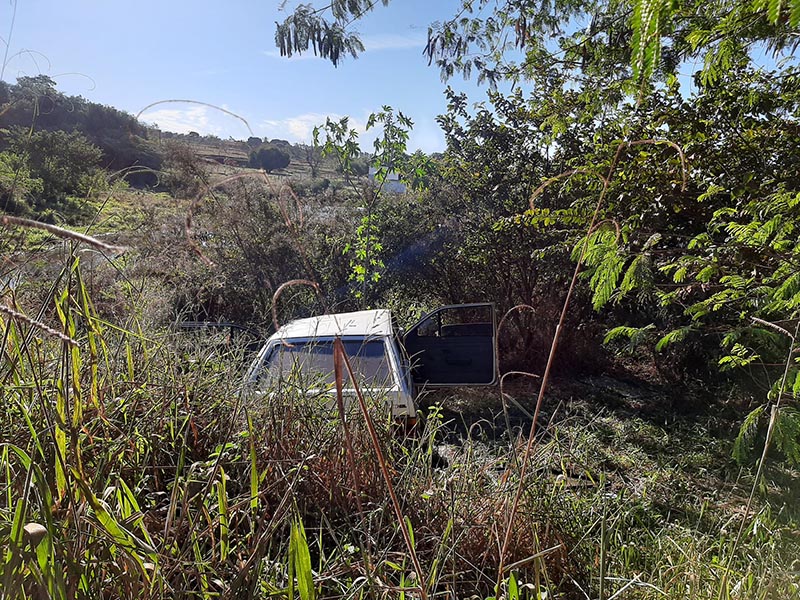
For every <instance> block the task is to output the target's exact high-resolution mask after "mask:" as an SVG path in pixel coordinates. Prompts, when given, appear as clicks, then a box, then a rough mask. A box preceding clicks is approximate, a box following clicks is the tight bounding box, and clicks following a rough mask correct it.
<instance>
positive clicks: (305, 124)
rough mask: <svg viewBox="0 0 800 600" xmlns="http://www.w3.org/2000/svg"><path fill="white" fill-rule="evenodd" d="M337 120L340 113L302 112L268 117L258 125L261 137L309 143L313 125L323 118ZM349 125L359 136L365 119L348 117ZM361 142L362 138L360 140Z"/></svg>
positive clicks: (318, 123) (320, 121)
mask: <svg viewBox="0 0 800 600" xmlns="http://www.w3.org/2000/svg"><path fill="white" fill-rule="evenodd" d="M328 118H329V119H331V120H332V121H338V120H339V119H341V118H342V115H337V114H324V113H304V114H301V115H296V116H293V117H287V118H285V119H268V120H266V121H262V122H261V124H260V125H259V127H258V130H259V133H260V134H261V135H262V137H265V138H268V139H274V138H280V139H286V140H288V141H290V142H303V143H306V144H309V143H311V141H312V138H313V132H314V127H317V126H321V125H324V124H325V119H328ZM349 125H350V127H351V128H354V129H355V130H356V131H358V133H359V136H362V135H363V134H364V131H365V130H366V119H358V118H353V117H350V122H349ZM362 144H363V140H362Z"/></svg>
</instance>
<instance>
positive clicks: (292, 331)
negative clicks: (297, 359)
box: [270, 309, 392, 339]
mask: <svg viewBox="0 0 800 600" xmlns="http://www.w3.org/2000/svg"><path fill="white" fill-rule="evenodd" d="M351 335H355V336H370V337H376V336H389V335H392V316H391V313H390V312H389V311H388V310H387V309H379V310H360V311H357V312H349V313H337V314H331V315H321V316H319V317H310V318H307V319H297V320H296V321H291V322H289V323H287V324H286V325H284V326H283V327H281V328H280V329H279V330H278V331H277V332H276V333H275V334H274V335H273V336H272V337H271V338H270V339H293V338H315V337H337V336H351Z"/></svg>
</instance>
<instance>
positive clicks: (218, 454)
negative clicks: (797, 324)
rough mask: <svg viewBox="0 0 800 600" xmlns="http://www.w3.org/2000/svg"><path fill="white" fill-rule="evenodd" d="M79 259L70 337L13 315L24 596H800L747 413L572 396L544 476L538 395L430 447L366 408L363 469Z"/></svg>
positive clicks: (489, 408) (459, 426)
mask: <svg viewBox="0 0 800 600" xmlns="http://www.w3.org/2000/svg"><path fill="white" fill-rule="evenodd" d="M65 251H66V260H64V262H63V265H62V269H61V270H60V272H59V273H58V274H57V276H56V277H54V279H53V281H52V285H51V286H50V288H49V294H50V300H51V303H52V306H53V307H54V312H53V313H52V314H50V315H45V314H42V315H37V318H38V320H43V319H44V320H48V319H50V320H52V322H53V323H54V324H55V328H54V330H53V331H45V330H43V329H42V328H41V326H40V325H38V324H37V323H34V322H32V320H30V319H27V320H26V319H24V318H22V317H21V316H20V315H14V314H12V313H10V312H9V311H10V310H11V309H10V308H8V309H6V310H5V311H4V314H3V319H2V336H3V337H2V344H3V345H2V348H3V357H4V360H3V363H2V368H1V370H0V376H1V377H2V402H0V406H1V407H2V408H1V409H0V411H2V412H0V415H1V416H0V432H2V435H1V436H0V439H2V445H0V468H1V469H2V470H1V471H0V472H1V473H2V475H0V498H1V499H2V500H0V539H2V540H3V544H2V556H3V560H2V563H1V564H2V566H1V567H0V569H1V572H0V582H1V584H2V587H0V590H2V591H0V595H2V596H3V597H8V598H49V597H52V598H75V597H77V598H99V597H104V598H134V597H137V598H148V597H151V598H178V597H182V598H190V597H191V598H193V597H204V598H206V597H207V598H211V597H225V598H250V597H255V598H267V597H294V596H297V595H299V596H300V597H301V598H304V599H305V598H314V597H328V598H331V597H345V598H361V597H364V598H395V597H416V598H422V597H429V598H433V597H445V598H462V597H479V598H488V597H494V596H503V597H506V598H592V599H594V598H603V599H610V598H709V599H712V598H713V599H719V598H764V599H767V598H775V599H788V598H797V597H800V573H798V571H800V563H798V554H797V548H798V542H800V534H799V533H798V517H799V516H800V515H798V505H797V502H796V498H797V491H798V490H797V483H796V482H797V477H796V473H791V472H789V471H785V470H779V469H768V470H767V471H766V472H765V473H764V477H763V479H762V480H761V481H760V482H755V481H754V478H753V473H752V472H751V471H749V470H746V469H740V468H739V467H737V466H736V465H735V463H734V462H733V461H732V459H731V458H730V450H731V441H732V438H733V437H734V433H735V432H734V430H733V429H732V422H731V421H730V420H729V417H730V416H731V415H729V414H719V413H717V412H715V410H714V409H713V408H712V409H711V410H703V411H700V413H699V414H695V415H692V416H691V417H687V416H680V415H675V414H674V413H673V412H672V411H668V410H665V409H659V402H662V401H663V400H664V399H663V397H661V396H659V394H663V392H661V391H658V389H657V388H648V387H646V386H645V387H641V384H639V386H640V387H637V386H635V385H631V384H620V383H614V382H613V381H612V380H609V379H590V380H583V381H582V382H579V381H571V382H570V381H565V382H562V383H561V384H559V385H557V386H556V392H555V393H554V394H553V395H551V397H550V399H549V400H548V402H547V403H546V406H545V407H544V412H543V416H542V417H541V421H542V426H541V428H540V433H539V435H538V437H537V440H536V443H535V446H534V451H533V453H532V454H531V455H530V458H529V461H530V462H529V464H528V468H527V470H526V476H525V479H524V480H523V481H520V479H519V473H520V464H519V462H520V460H521V457H522V449H521V440H520V439H519V438H520V437H521V438H524V437H525V436H526V435H527V428H528V427H529V424H530V421H529V419H528V417H527V416H526V415H525V412H524V410H523V409H525V410H530V409H531V408H532V405H533V404H534V402H533V396H535V394H532V393H531V390H530V389H528V388H526V387H524V386H522V384H520V385H519V386H518V387H516V388H515V387H514V386H511V387H510V388H509V390H510V393H511V394H512V395H513V398H514V400H513V401H511V400H508V401H507V406H506V407H505V410H504V405H503V403H502V402H501V401H500V399H499V395H498V393H497V390H488V391H485V392H481V393H480V394H477V393H475V392H472V393H471V394H457V395H455V396H452V397H449V398H445V399H444V405H443V406H440V405H439V404H438V403H436V404H432V405H431V406H430V408H429V409H428V412H427V418H426V419H425V424H424V426H423V427H421V429H420V430H419V431H418V432H417V434H416V435H414V436H402V435H398V433H397V431H396V430H395V428H393V427H392V424H391V423H389V422H387V421H386V420H385V418H384V416H383V415H384V413H383V412H382V411H381V410H380V409H379V408H378V407H377V406H375V407H373V409H372V417H373V419H374V421H375V426H376V430H377V431H376V433H377V444H376V443H374V442H373V441H372V439H371V438H370V436H369V435H368V432H367V429H366V427H365V422H364V418H363V415H359V414H357V413H356V414H353V415H351V416H350V419H349V432H350V437H351V439H350V441H351V444H352V448H353V453H352V455H348V453H347V452H346V451H345V448H346V444H345V437H344V435H345V434H344V430H343V428H342V426H341V423H340V421H339V420H338V419H336V418H331V417H330V416H323V415H321V414H320V412H319V410H315V407H314V406H313V405H310V404H309V402H310V401H309V400H307V399H305V398H304V397H303V396H302V395H300V396H298V395H293V394H291V393H288V392H281V391H280V390H279V391H278V393H277V394H276V395H275V396H274V397H273V398H272V399H271V400H270V401H269V402H263V401H262V402H253V401H252V399H250V400H248V399H247V398H241V397H240V396H239V395H238V394H237V388H238V385H239V381H240V372H239V371H238V370H237V368H236V367H237V366H241V365H242V364H243V356H242V354H241V353H240V352H239V351H238V350H237V349H236V348H235V347H232V346H230V345H226V344H219V343H214V344H210V345H209V344H201V343H197V341H196V340H191V341H190V343H187V341H186V339H183V338H180V337H177V338H176V336H175V334H174V333H173V334H170V333H169V332H167V331H164V330H158V329H154V328H153V327H151V326H145V325H144V322H143V321H142V320H140V319H139V318H138V317H137V315H136V311H135V310H134V311H129V312H127V313H126V315H127V317H126V318H125V319H123V320H121V321H120V322H116V323H112V322H110V321H108V320H106V319H104V318H101V317H100V316H99V315H98V313H97V312H96V311H95V309H94V307H93V302H92V297H91V296H90V294H89V292H88V286H87V273H86V272H85V270H84V269H83V268H82V265H81V259H80V256H81V252H80V249H79V248H78V247H74V246H73V247H70V248H65ZM134 304H135V302H134ZM55 329H57V330H58V331H55ZM216 342H219V340H216ZM637 390H639V391H637ZM648 394H649V395H648ZM645 401H646V402H647V404H648V407H647V409H646V410H643V409H642V403H643V402H645ZM376 404H377V403H376ZM520 407H521V408H520ZM664 408H666V407H664ZM728 410H729V409H728ZM509 424H510V426H511V427H510V428H508V425H509ZM382 462H384V463H385V466H386V469H387V470H386V473H387V475H388V481H387V479H386V478H384V477H383V476H382V471H381V466H382V464H381V463H382ZM389 484H391V486H392V488H393V489H394V491H395V494H396V498H397V501H398V505H397V508H399V511H400V513H401V514H402V518H401V519H398V518H397V516H396V513H395V507H394V506H393V504H392V500H391V498H390V495H389V493H388V492H389V488H388V485H389ZM753 485H756V490H755V491H756V500H755V502H754V503H753V504H752V506H750V507H748V505H747V498H748V495H749V493H750V490H751V486H753ZM518 486H522V495H521V500H520V505H519V509H518V510H517V511H516V516H515V518H514V520H513V522H510V523H509V522H508V515H509V512H510V505H511V503H512V499H513V497H514V495H515V492H516V490H517V488H518ZM508 528H510V529H511V536H510V544H509V547H508V555H507V556H506V557H505V560H504V561H502V564H503V565H505V567H504V569H503V571H502V572H498V567H499V565H500V564H501V560H500V548H501V546H502V540H503V537H504V535H505V533H506V530H507V529H508ZM404 530H405V532H406V535H408V537H409V539H408V541H404V535H403V531H404ZM415 558H416V561H417V565H416V566H415ZM498 582H499V587H497V584H498Z"/></svg>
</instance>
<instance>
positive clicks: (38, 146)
mask: <svg viewBox="0 0 800 600" xmlns="http://www.w3.org/2000/svg"><path fill="white" fill-rule="evenodd" d="M4 138H5V139H6V142H7V143H8V146H9V149H10V152H11V153H12V154H15V155H16V156H18V157H20V159H21V161H22V164H24V166H25V168H26V169H27V171H28V172H29V174H30V177H33V178H35V179H38V180H40V181H41V194H42V196H43V200H45V201H46V202H51V201H59V200H63V199H64V198H65V197H66V196H67V195H68V194H78V195H84V194H86V193H88V192H89V191H90V189H91V187H92V186H93V185H95V184H96V183H97V181H96V180H95V179H93V176H94V175H95V174H96V173H97V172H98V169H99V165H100V160H101V159H102V156H103V153H102V151H101V150H100V148H98V147H97V146H95V145H93V144H92V143H90V142H89V140H88V139H86V137H84V136H83V135H81V134H80V133H78V132H77V131H74V132H72V133H67V132H65V131H34V132H29V131H26V130H24V129H18V128H17V129H12V130H11V131H7V132H6V134H5V136H4Z"/></svg>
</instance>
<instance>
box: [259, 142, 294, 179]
mask: <svg viewBox="0 0 800 600" xmlns="http://www.w3.org/2000/svg"><path fill="white" fill-rule="evenodd" d="M290 162H291V157H290V156H289V153H288V152H285V151H283V150H281V149H280V148H277V147H275V146H272V145H270V144H267V145H264V146H261V147H260V148H259V149H258V150H254V151H253V152H251V153H250V163H249V164H250V166H251V167H253V168H254V169H264V170H265V171H266V172H267V173H271V172H272V171H275V170H277V169H285V168H286V167H288V166H289V163H290Z"/></svg>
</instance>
